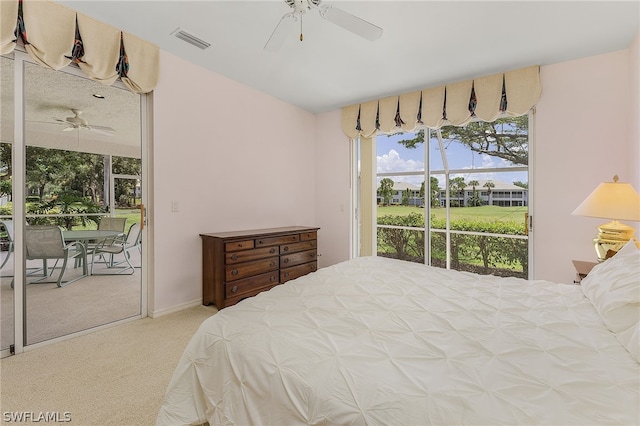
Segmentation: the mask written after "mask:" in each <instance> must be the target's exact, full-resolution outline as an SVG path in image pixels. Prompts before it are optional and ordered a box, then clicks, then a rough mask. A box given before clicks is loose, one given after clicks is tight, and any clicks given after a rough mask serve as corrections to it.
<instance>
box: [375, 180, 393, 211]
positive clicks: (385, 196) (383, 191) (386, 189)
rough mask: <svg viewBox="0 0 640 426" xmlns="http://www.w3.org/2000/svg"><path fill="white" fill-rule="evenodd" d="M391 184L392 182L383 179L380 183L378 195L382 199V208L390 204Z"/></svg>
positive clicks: (391, 195)
mask: <svg viewBox="0 0 640 426" xmlns="http://www.w3.org/2000/svg"><path fill="white" fill-rule="evenodd" d="M393 184H394V182H393V181H392V180H391V179H389V178H384V179H382V180H381V181H380V188H378V193H379V194H380V197H381V198H382V205H384V206H388V205H389V203H390V202H391V198H392V197H393Z"/></svg>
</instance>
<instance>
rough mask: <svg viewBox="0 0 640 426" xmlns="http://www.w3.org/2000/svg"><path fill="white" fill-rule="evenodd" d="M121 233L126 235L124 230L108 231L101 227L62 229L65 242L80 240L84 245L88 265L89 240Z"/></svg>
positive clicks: (102, 238)
mask: <svg viewBox="0 0 640 426" xmlns="http://www.w3.org/2000/svg"><path fill="white" fill-rule="evenodd" d="M120 235H124V233H123V232H119V231H107V230H99V229H79V230H75V231H73V230H72V231H66V230H65V231H62V238H64V241H65V243H70V242H78V243H80V244H82V245H83V246H84V259H83V261H84V264H85V265H88V263H87V262H88V257H89V253H88V251H87V244H88V243H89V241H96V242H99V241H102V240H106V239H107V238H115V237H118V236H120Z"/></svg>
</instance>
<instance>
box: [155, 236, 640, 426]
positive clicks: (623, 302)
mask: <svg viewBox="0 0 640 426" xmlns="http://www.w3.org/2000/svg"><path fill="white" fill-rule="evenodd" d="M627 247H628V246H625V248H624V249H623V250H624V251H625V252H623V250H621V251H620V253H619V254H618V255H616V256H614V257H613V258H611V259H609V260H607V261H606V262H604V263H602V264H599V265H598V266H596V267H595V268H594V269H593V270H592V271H591V273H590V274H589V276H588V277H586V278H585V279H584V280H583V281H582V284H581V285H573V284H557V283H552V282H548V281H526V280H521V279H517V278H499V277H494V276H480V275H475V274H471V273H466V272H458V271H450V270H444V269H440V268H435V267H429V266H425V265H419V264H414V263H409V262H403V261H399V260H394V259H387V258H382V257H361V258H356V259H352V260H349V261H346V262H343V263H339V264H336V265H334V266H331V267H327V268H323V269H320V270H318V271H317V272H315V273H312V274H310V275H306V276H304V277H301V278H298V279H296V280H293V281H289V282H287V283H286V284H284V285H280V286H276V287H274V288H273V289H271V290H270V291H268V292H265V293H261V294H259V295H257V296H256V297H253V298H250V299H245V300H243V301H242V302H240V303H239V304H237V305H235V306H232V307H229V308H226V309H223V310H221V311H220V312H218V313H217V314H215V315H213V316H212V317H211V318H209V319H207V320H206V321H205V322H204V323H203V324H202V325H201V327H200V328H199V330H198V331H197V333H196V334H195V335H194V336H193V338H192V339H191V341H190V343H189V344H188V346H187V348H186V350H185V352H184V354H183V356H182V358H181V360H180V361H179V364H178V366H177V368H176V370H175V372H174V375H173V377H172V379H171V382H170V384H169V387H168V389H167V392H166V395H165V399H164V402H163V405H162V407H161V409H160V412H159V414H158V417H157V425H159V426H161V425H172V426H175V425H182V424H185V425H198V424H203V423H206V422H209V423H210V424H211V425H219V424H221V425H302V424H304V425H365V424H366V425H405V426H407V425H426V424H434V425H436V424H437V425H458V424H460V425H462V424H473V425H498V424H508V425H515V424H545V425H570V424H575V425H587V424H616V425H627V424H638V422H639V419H640V408H639V406H640V393H639V389H640V379H639V376H640V368H639V367H640V364H639V354H638V352H639V343H638V335H639V333H640V328H639V325H638V323H639V320H640V318H639V317H640V300H639V299H640V282H639V278H638V276H639V273H640V251H638V250H637V249H636V248H635V247H633V250H632V249H628V248H627Z"/></svg>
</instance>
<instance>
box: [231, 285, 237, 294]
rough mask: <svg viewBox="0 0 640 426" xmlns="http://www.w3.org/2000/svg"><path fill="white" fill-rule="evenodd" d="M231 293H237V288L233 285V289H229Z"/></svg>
mask: <svg viewBox="0 0 640 426" xmlns="http://www.w3.org/2000/svg"><path fill="white" fill-rule="evenodd" d="M231 292H232V293H237V292H238V286H237V285H234V286H233V287H231Z"/></svg>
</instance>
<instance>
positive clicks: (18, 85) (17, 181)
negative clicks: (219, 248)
mask: <svg viewBox="0 0 640 426" xmlns="http://www.w3.org/2000/svg"><path fill="white" fill-rule="evenodd" d="M11 56H13V74H14V75H13V82H14V83H13V88H14V105H13V106H14V134H13V141H12V147H11V152H12V155H11V163H12V169H13V182H12V183H13V187H12V200H13V221H14V224H15V228H14V233H15V241H14V258H13V262H14V288H13V294H14V312H13V318H14V342H13V344H12V345H11V346H10V348H7V349H2V351H0V357H2V358H3V357H5V356H9V355H13V354H18V353H22V352H25V351H27V350H30V349H35V348H37V347H40V346H43V345H47V344H50V343H54V342H57V341H61V340H66V339H69V338H73V337H77V336H79V335H82V334H88V333H92V332H95V331H98V330H101V329H104V328H109V327H112V326H114V325H118V324H122V323H126V322H130V321H134V320H137V319H140V318H144V317H146V316H147V311H148V295H149V286H148V276H149V273H148V271H147V269H148V265H149V259H150V253H149V251H150V250H148V247H149V244H147V241H148V240H149V238H148V235H147V234H148V228H147V226H146V225H147V212H148V210H149V207H148V206H149V200H150V197H149V195H148V192H149V191H148V190H147V188H148V187H149V176H150V165H151V163H150V161H149V155H150V152H151V148H150V146H151V140H152V134H153V124H152V119H151V114H152V109H153V108H152V105H153V104H152V102H153V100H152V95H150V94H142V95H139V96H140V97H141V98H140V117H141V123H140V130H141V162H142V176H141V182H140V184H141V188H142V203H143V205H144V206H146V207H145V208H143V209H141V211H142V212H143V213H142V218H141V222H142V223H141V225H142V228H143V232H142V255H141V283H140V314H138V315H134V316H132V317H129V318H124V319H121V320H117V321H114V322H110V323H108V324H102V325H99V326H96V327H93V328H88V329H86V330H81V331H77V332H74V333H71V334H67V335H63V336H59V337H55V338H52V339H49V340H46V341H42V342H38V343H34V344H30V345H27V344H26V342H25V335H26V329H25V325H26V310H25V301H26V300H25V297H26V284H25V282H26V281H25V265H26V256H25V244H24V239H25V238H24V237H25V223H26V221H25V218H26V207H25V197H26V190H25V189H26V169H25V163H26V141H25V100H24V98H25V89H24V88H25V80H24V74H25V73H24V69H25V63H31V64H35V65H37V64H36V63H35V61H33V60H32V59H31V58H30V57H29V55H28V54H27V53H26V52H25V51H24V48H23V47H22V46H17V47H16V48H15V49H14V51H13V52H12V53H11V54H8V55H6V57H9V58H11ZM37 66H40V65H37ZM64 72H66V73H69V74H73V75H76V76H78V77H81V78H87V77H86V76H85V75H83V74H82V72H81V71H80V70H79V69H73V67H67V68H65V70H64ZM122 87H123V88H124V86H122Z"/></svg>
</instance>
